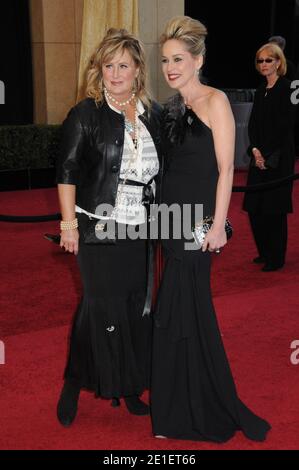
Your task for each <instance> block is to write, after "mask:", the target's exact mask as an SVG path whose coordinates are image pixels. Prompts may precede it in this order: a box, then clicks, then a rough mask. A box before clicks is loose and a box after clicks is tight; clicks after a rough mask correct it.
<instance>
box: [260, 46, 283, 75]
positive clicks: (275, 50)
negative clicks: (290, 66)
mask: <svg viewBox="0 0 299 470" xmlns="http://www.w3.org/2000/svg"><path fill="white" fill-rule="evenodd" d="M264 50H269V54H270V55H271V57H273V58H274V59H276V60H280V65H279V67H278V69H277V74H278V75H279V76H283V75H285V74H286V73H287V61H286V58H285V55H284V53H283V50H282V49H281V48H280V47H279V46H278V45H277V44H274V43H273V42H268V43H267V44H264V45H263V46H261V47H260V48H259V50H258V51H257V53H256V54H255V68H256V70H257V71H258V72H259V71H260V69H259V64H258V63H257V59H259V57H260V53H261V52H263V51H264Z"/></svg>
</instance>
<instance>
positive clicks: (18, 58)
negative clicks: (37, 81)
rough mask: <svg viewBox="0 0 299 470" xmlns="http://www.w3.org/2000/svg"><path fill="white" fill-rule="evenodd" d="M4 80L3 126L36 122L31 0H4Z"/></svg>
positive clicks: (0, 54) (0, 9)
mask: <svg viewBox="0 0 299 470" xmlns="http://www.w3.org/2000/svg"><path fill="white" fill-rule="evenodd" d="M0 58H1V60H0V80H2V81H3V82H4V85H5V104H2V105H0V125H4V124H30V123H32V122H33V90H32V66H31V39H30V20H29V1H28V0H1V2H0Z"/></svg>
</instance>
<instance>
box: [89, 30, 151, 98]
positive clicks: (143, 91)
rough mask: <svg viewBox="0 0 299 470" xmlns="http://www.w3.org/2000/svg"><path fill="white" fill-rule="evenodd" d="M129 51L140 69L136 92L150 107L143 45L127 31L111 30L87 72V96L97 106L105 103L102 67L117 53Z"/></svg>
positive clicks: (96, 52) (135, 83) (101, 43)
mask: <svg viewBox="0 0 299 470" xmlns="http://www.w3.org/2000/svg"><path fill="white" fill-rule="evenodd" d="M125 50H127V51H128V52H129V54H130V55H131V57H132V59H133V60H134V62H135V64H136V66H137V67H138V68H139V73H138V76H137V78H136V79H135V82H134V92H135V95H136V98H139V99H140V100H141V101H142V102H143V103H144V104H145V105H146V106H148V107H149V106H150V103H151V98H150V93H149V91H148V90H147V76H146V61H145V52H144V47H143V45H142V43H141V42H140V41H139V40H138V39H137V38H136V37H135V36H133V34H130V33H129V32H128V31H127V30H126V29H115V28H110V29H109V30H108V31H107V33H106V35H105V37H104V39H103V40H102V41H101V42H100V44H99V45H98V47H97V49H96V51H95V53H94V54H93V57H92V60H91V64H90V67H89V69H88V71H87V85H86V92H85V94H86V96H87V97H89V98H93V99H94V100H95V102H96V104H97V105H98V104H101V103H102V102H103V101H104V83H103V73H102V67H103V65H104V64H105V63H107V62H108V61H109V60H110V59H111V58H112V57H113V56H114V55H115V54H116V53H118V52H124V51H125Z"/></svg>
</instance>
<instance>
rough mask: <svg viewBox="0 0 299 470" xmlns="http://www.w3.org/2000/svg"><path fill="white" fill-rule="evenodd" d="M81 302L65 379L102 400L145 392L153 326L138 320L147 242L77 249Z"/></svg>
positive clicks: (72, 334)
mask: <svg viewBox="0 0 299 470" xmlns="http://www.w3.org/2000/svg"><path fill="white" fill-rule="evenodd" d="M77 259H78V264H79V269H80V273H81V278H82V282H83V297H82V299H81V302H80V304H79V306H78V308H77V312H76V315H75V318H74V323H73V327H72V332H71V337H70V348H69V357H68V361H67V366H66V370H65V379H66V380H69V381H70V382H72V383H74V384H76V385H77V386H79V387H80V388H86V389H88V390H92V391H94V392H95V394H96V396H101V397H104V398H111V397H122V396H129V395H139V394H141V393H142V392H143V391H144V390H145V389H147V388H148V386H149V372H150V371H149V364H150V354H151V348H150V346H151V333H152V321H151V318H150V317H149V316H144V317H143V316H142V313H143V306H144V302H145V295H146V266H147V264H146V261H147V260H146V241H145V240H136V241H134V240H133V241H132V240H119V241H117V243H116V244H115V245H103V244H97V245H85V244H84V243H80V246H79V253H78V256H77Z"/></svg>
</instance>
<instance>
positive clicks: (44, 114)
mask: <svg viewBox="0 0 299 470" xmlns="http://www.w3.org/2000/svg"><path fill="white" fill-rule="evenodd" d="M95 1H101V0H95ZM30 10H31V35H32V55H33V76H34V122H35V123H38V124H42V123H49V124H55V123H60V122H61V121H62V120H63V119H64V117H65V115H66V113H67V111H68V110H69V109H70V107H71V106H73V105H74V104H75V101H76V96H77V83H78V70H79V59H80V43H81V31H82V14H83V0H30ZM182 14H184V0H139V31H140V33H139V35H140V39H141V40H142V41H143V43H144V44H145V48H146V53H147V57H148V64H149V70H150V85H151V89H152V93H153V96H154V97H155V98H156V99H157V100H158V101H160V102H163V101H164V100H165V99H166V98H167V96H169V95H171V94H172V91H171V90H170V89H169V88H168V86H167V85H166V84H165V82H164V79H163V77H162V74H161V66H160V53H159V47H158V38H159V35H160V34H161V32H162V30H163V28H164V25H165V23H166V21H167V20H168V19H169V18H171V17H172V16H175V15H182Z"/></svg>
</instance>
